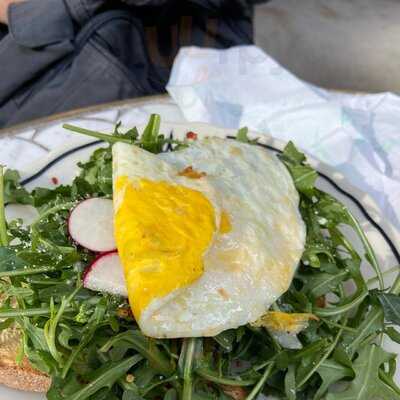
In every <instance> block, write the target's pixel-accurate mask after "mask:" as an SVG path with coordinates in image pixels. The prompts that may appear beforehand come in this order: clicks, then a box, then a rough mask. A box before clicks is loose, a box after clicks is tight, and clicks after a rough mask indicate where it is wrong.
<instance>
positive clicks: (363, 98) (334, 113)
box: [167, 46, 400, 229]
mask: <svg viewBox="0 0 400 400" xmlns="http://www.w3.org/2000/svg"><path fill="white" fill-rule="evenodd" d="M167 90H168V92H169V94H170V95H171V96H172V98H173V99H174V100H175V101H176V103H177V104H178V106H179V107H180V109H181V111H182V113H183V114H184V116H185V118H186V119H188V120H189V121H202V122H208V123H212V124H216V125H221V126H225V127H228V128H238V127H241V126H247V127H249V128H250V129H252V130H255V131H259V132H260V133H263V132H267V133H269V134H270V135H272V136H273V137H276V138H278V139H281V140H283V141H288V140H293V141H294V142H295V144H296V145H297V146H299V147H300V148H302V149H303V150H304V151H306V152H308V153H309V154H311V155H312V156H314V157H315V158H317V159H319V160H321V161H323V162H325V163H327V164H329V165H331V166H332V167H334V168H335V169H336V170H338V171H340V172H342V173H343V174H344V175H345V176H346V178H347V179H348V180H349V181H350V182H351V183H352V184H353V185H355V186H356V187H358V188H359V189H361V190H362V191H364V192H367V193H369V194H370V195H371V196H372V197H373V198H374V199H375V201H376V202H377V203H378V205H379V207H380V208H381V210H382V211H383V212H384V215H385V216H386V218H389V219H390V221H392V223H393V224H394V226H395V227H396V228H397V229H400V97H399V96H396V95H394V94H391V93H381V94H368V95H367V94H356V95H350V94H339V93H335V94H332V93H331V92H327V91H324V90H321V89H319V88H316V87H314V86H312V85H310V84H308V83H306V82H304V81H302V80H300V79H299V78H297V77H296V76H294V75H293V74H291V73H290V72H289V71H288V70H286V69H285V68H283V67H282V66H281V65H279V64H278V63H277V62H276V61H275V60H274V59H272V58H271V57H269V56H268V55H267V54H266V53H265V52H264V51H263V50H261V49H260V48H258V47H256V46H238V47H233V48H230V49H228V50H214V49H201V48H197V47H187V48H183V49H181V50H180V52H179V54H178V56H177V58H176V60H175V63H174V66H173V70H172V74H171V77H170V81H169V83H168V86H167Z"/></svg>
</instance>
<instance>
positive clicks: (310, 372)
mask: <svg viewBox="0 0 400 400" xmlns="http://www.w3.org/2000/svg"><path fill="white" fill-rule="evenodd" d="M346 323H347V318H346V319H345V323H344V325H346ZM343 331H344V328H343V327H342V328H340V329H339V331H338V333H337V334H336V337H335V339H334V341H333V342H332V344H331V345H330V346H329V347H328V350H327V351H326V352H325V354H324V355H323V356H322V357H321V358H320V360H319V361H318V362H317V363H315V365H314V366H313V368H311V369H310V371H308V373H307V374H306V376H305V377H304V378H303V379H302V380H301V381H300V382H299V383H298V384H297V386H296V388H297V389H300V388H301V387H302V386H303V385H304V384H305V383H306V382H307V381H308V380H309V379H310V378H311V376H312V375H313V374H314V372H315V371H316V370H317V369H318V368H319V367H320V366H321V365H322V363H323V362H324V361H326V359H327V358H328V357H329V356H330V355H331V353H332V351H333V350H335V348H336V346H337V344H338V343H339V339H340V337H341V336H342V334H343Z"/></svg>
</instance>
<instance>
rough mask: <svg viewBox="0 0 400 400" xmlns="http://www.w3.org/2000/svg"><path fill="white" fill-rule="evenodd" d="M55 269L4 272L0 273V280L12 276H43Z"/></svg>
mask: <svg viewBox="0 0 400 400" xmlns="http://www.w3.org/2000/svg"><path fill="white" fill-rule="evenodd" d="M54 269H55V267H53V266H44V267H37V268H21V269H16V270H14V271H2V272H0V278H3V277H12V276H27V275H37V274H43V273H44V272H50V271H54Z"/></svg>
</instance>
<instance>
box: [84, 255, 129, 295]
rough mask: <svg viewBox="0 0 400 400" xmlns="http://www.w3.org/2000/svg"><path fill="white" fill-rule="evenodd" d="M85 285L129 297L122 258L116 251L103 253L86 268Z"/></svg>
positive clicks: (98, 290)
mask: <svg viewBox="0 0 400 400" xmlns="http://www.w3.org/2000/svg"><path fill="white" fill-rule="evenodd" d="M83 286H84V287H85V288H87V289H91V290H95V291H97V292H107V293H110V294H116V295H119V296H123V297H128V292H127V290H126V284H125V276H124V271H123V267H122V264H121V260H120V258H119V255H118V253H117V252H116V251H113V252H110V253H105V254H101V255H100V256H99V257H97V258H96V259H95V260H94V261H93V263H92V264H91V265H90V266H89V267H88V268H87V269H86V271H85V273H84V275H83Z"/></svg>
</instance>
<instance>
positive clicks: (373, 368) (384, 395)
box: [327, 344, 400, 400]
mask: <svg viewBox="0 0 400 400" xmlns="http://www.w3.org/2000/svg"><path fill="white" fill-rule="evenodd" d="M394 357H396V355H395V354H389V353H387V352H385V351H384V350H383V349H382V348H381V347H378V346H377V345H375V344H371V345H368V346H365V347H364V348H362V349H361V350H360V352H359V354H358V357H357V359H356V360H355V362H354V367H353V368H354V372H355V378H354V379H353V380H352V381H351V383H350V385H349V387H348V388H347V389H346V390H345V391H343V392H340V393H329V394H328V396H327V400H365V399H380V400H395V399H400V395H399V394H398V393H396V391H394V390H393V389H392V387H390V386H389V385H387V383H385V382H384V381H382V379H381V378H380V376H379V371H380V368H381V366H382V365H383V364H385V363H387V362H388V361H389V360H391V359H393V358H394Z"/></svg>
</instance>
